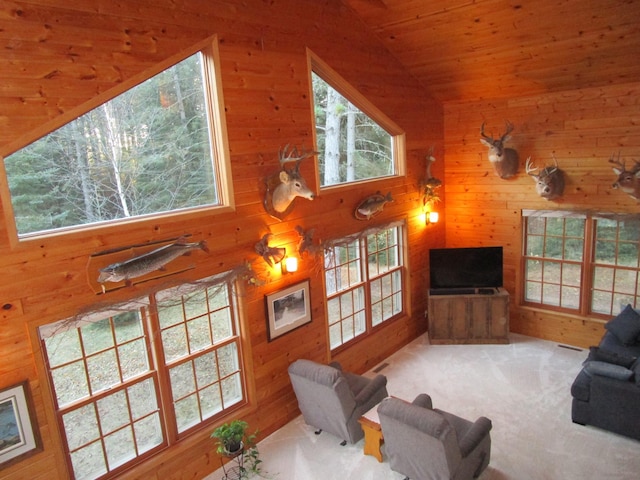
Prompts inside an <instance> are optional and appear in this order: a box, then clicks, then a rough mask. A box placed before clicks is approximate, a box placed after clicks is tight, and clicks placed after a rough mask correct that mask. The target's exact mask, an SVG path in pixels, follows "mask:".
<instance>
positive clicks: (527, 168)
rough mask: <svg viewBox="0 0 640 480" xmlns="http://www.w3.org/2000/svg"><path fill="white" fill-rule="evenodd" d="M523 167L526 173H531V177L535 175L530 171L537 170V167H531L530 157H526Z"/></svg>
mask: <svg viewBox="0 0 640 480" xmlns="http://www.w3.org/2000/svg"><path fill="white" fill-rule="evenodd" d="M524 169H525V171H526V172H527V175H531V176H532V177H535V176H537V175H536V174H534V173H532V172H535V171H536V170H538V167H533V162H532V161H531V157H529V158H527V161H526V162H525V164H524Z"/></svg>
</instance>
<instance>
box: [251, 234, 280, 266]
mask: <svg viewBox="0 0 640 480" xmlns="http://www.w3.org/2000/svg"><path fill="white" fill-rule="evenodd" d="M270 237H271V234H270V233H265V234H264V235H263V236H262V239H261V240H260V241H259V242H258V243H256V244H255V247H254V249H255V251H256V253H257V254H258V255H260V256H261V257H262V258H263V260H264V261H265V262H267V264H268V265H269V266H270V267H273V266H274V265H275V264H278V263H280V262H281V261H282V259H283V258H284V256H285V255H286V254H287V249H286V248H283V247H270V246H269V238H270Z"/></svg>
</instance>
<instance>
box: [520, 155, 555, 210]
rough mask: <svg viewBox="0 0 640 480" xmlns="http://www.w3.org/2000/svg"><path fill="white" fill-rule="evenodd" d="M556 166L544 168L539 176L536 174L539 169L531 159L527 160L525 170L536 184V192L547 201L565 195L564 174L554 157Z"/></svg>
mask: <svg viewBox="0 0 640 480" xmlns="http://www.w3.org/2000/svg"><path fill="white" fill-rule="evenodd" d="M553 161H554V163H555V165H548V166H546V167H544V168H543V169H542V170H541V171H540V173H539V174H535V173H533V172H535V171H536V170H538V167H536V166H534V164H533V162H532V161H531V157H529V158H527V161H526V163H525V170H526V172H527V175H530V176H531V178H533V181H534V182H536V192H537V193H538V195H540V196H541V197H542V198H544V199H545V200H554V199H556V198H558V197H561V196H562V194H563V193H564V172H563V171H562V170H560V168H559V167H558V160H557V159H556V157H555V155H554V156H553Z"/></svg>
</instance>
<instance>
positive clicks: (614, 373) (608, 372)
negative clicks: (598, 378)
mask: <svg viewBox="0 0 640 480" xmlns="http://www.w3.org/2000/svg"><path fill="white" fill-rule="evenodd" d="M584 369H585V372H586V373H587V374H588V375H602V376H603V377H609V378H615V379H616V380H629V379H630V378H631V376H632V375H633V374H634V372H633V370H629V369H628V368H625V367H622V366H620V365H614V364H612V363H606V362H597V361H595V360H593V361H590V362H587V363H586V364H585V366H584Z"/></svg>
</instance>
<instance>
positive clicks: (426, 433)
mask: <svg viewBox="0 0 640 480" xmlns="http://www.w3.org/2000/svg"><path fill="white" fill-rule="evenodd" d="M378 416H379V418H380V427H381V428H382V435H383V436H384V445H385V447H384V452H385V454H386V456H387V457H388V459H389V465H390V466H391V469H392V470H393V471H396V472H399V473H401V474H403V475H406V476H407V477H408V478H410V479H412V480H428V479H432V480H445V479H451V480H453V479H455V480H466V479H472V478H478V477H479V476H480V474H481V473H482V472H483V471H484V470H485V469H486V468H487V466H488V465H489V459H490V457H491V436H490V433H489V432H490V430H491V420H489V419H488V418H486V417H480V418H478V419H477V420H476V421H475V422H470V421H468V420H465V419H464V418H460V417H458V416H456V415H453V414H451V413H447V412H444V411H442V410H438V409H434V408H433V406H432V404H431V397H429V395H427V394H424V393H423V394H420V395H418V396H417V397H416V398H415V400H414V401H413V402H412V403H409V402H406V401H404V400H400V399H399V398H393V397H390V398H386V399H385V400H383V401H382V403H381V404H380V405H379V406H378Z"/></svg>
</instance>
